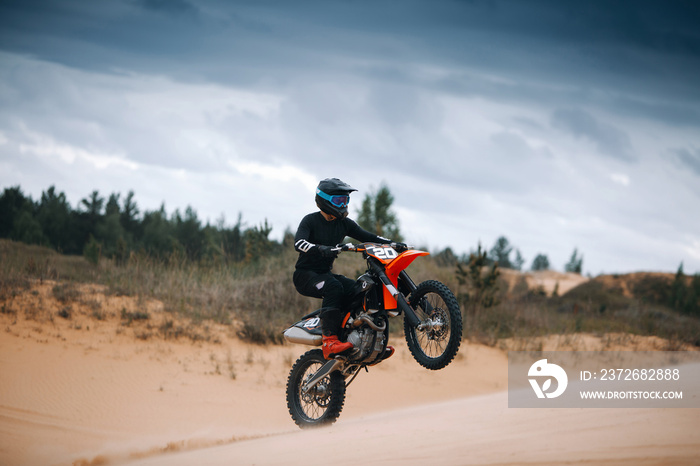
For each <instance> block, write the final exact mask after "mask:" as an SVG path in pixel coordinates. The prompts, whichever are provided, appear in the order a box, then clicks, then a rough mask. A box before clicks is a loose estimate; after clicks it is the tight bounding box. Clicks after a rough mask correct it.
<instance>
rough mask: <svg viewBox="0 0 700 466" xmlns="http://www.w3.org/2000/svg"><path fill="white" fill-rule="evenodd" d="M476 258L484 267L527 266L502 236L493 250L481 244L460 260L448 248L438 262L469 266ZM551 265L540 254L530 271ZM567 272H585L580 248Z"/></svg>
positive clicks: (507, 267) (522, 267) (545, 256)
mask: <svg viewBox="0 0 700 466" xmlns="http://www.w3.org/2000/svg"><path fill="white" fill-rule="evenodd" d="M474 257H478V258H479V263H480V264H481V266H483V267H489V266H493V265H495V264H497V265H498V267H500V268H503V269H512V270H520V271H522V270H523V269H524V266H525V259H524V258H523V256H522V253H521V252H520V249H518V248H516V247H515V246H513V245H512V244H511V243H510V241H509V240H508V238H506V237H505V236H500V237H498V239H496V242H495V243H494V245H493V246H492V247H491V249H489V250H488V251H487V250H482V247H481V244H479V246H478V249H477V250H476V251H470V252H469V254H465V255H463V256H462V257H461V258H458V257H457V256H456V255H455V254H454V252H453V251H452V249H451V248H449V247H448V248H446V249H444V250H443V251H441V252H439V253H438V254H437V260H438V261H439V262H441V263H443V264H444V265H454V264H457V263H462V264H468V263H470V262H471V261H472V260H473V258H474ZM549 269H550V263H549V258H548V257H547V255H546V254H542V253H538V254H537V255H536V256H535V258H534V259H533V261H532V264H531V266H530V270H533V271H538V270H549ZM564 271H565V272H572V273H577V274H579V275H580V274H581V273H582V271H583V255H581V254H579V251H578V248H574V251H573V253H572V254H571V257H570V259H569V261H568V262H567V263H566V264H564Z"/></svg>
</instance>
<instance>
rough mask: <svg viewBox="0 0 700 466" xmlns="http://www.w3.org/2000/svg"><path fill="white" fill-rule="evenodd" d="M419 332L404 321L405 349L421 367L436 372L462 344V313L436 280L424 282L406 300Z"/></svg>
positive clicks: (406, 320)
mask: <svg viewBox="0 0 700 466" xmlns="http://www.w3.org/2000/svg"><path fill="white" fill-rule="evenodd" d="M409 302H410V304H411V307H412V308H413V309H414V311H415V313H416V316H417V317H418V318H419V319H420V321H421V323H422V324H423V325H424V328H423V329H420V330H419V329H418V328H416V327H412V326H411V324H410V323H409V322H408V319H404V321H403V325H404V335H405V337H406V343H407V344H408V349H409V350H410V351H411V354H412V355H413V358H414V359H415V360H416V361H417V362H418V364H420V365H421V366H423V367H425V368H427V369H431V370H438V369H442V368H444V367H445V366H447V365H448V364H449V363H450V362H451V361H452V359H453V358H454V357H455V355H456V354H457V351H458V350H459V345H460V344H461V343H462V313H461V311H460V310H459V304H458V303H457V299H456V298H455V297H454V295H453V294H452V292H451V291H450V289H449V288H448V287H447V286H445V285H444V284H443V283H440V282H439V281H437V280H426V281H424V282H423V283H421V284H420V285H418V287H417V288H416V289H415V290H414V291H413V292H412V293H411V296H410V300H409Z"/></svg>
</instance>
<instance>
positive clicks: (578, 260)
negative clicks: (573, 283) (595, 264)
mask: <svg viewBox="0 0 700 466" xmlns="http://www.w3.org/2000/svg"><path fill="white" fill-rule="evenodd" d="M564 270H565V271H566V272H573V273H577V274H579V275H580V274H581V271H582V270H583V256H581V257H578V249H576V248H575V249H574V252H573V254H571V259H569V262H567V263H566V265H564Z"/></svg>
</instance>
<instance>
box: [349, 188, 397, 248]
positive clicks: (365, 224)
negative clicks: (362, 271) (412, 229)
mask: <svg viewBox="0 0 700 466" xmlns="http://www.w3.org/2000/svg"><path fill="white" fill-rule="evenodd" d="M393 203H394V196H392V194H391V191H389V188H388V187H387V186H386V185H385V184H383V183H382V185H381V186H380V188H379V190H377V191H376V192H371V193H369V194H367V195H366V196H365V198H364V200H363V201H362V207H361V208H360V210H359V211H358V216H357V223H358V224H359V225H360V226H361V227H362V228H364V229H365V230H367V231H370V232H372V233H375V234H377V235H379V236H383V237H385V238H389V239H391V240H393V241H403V236H402V235H401V232H400V231H399V221H398V219H397V218H396V214H395V213H394V211H393V210H392V209H391V206H392V204H393Z"/></svg>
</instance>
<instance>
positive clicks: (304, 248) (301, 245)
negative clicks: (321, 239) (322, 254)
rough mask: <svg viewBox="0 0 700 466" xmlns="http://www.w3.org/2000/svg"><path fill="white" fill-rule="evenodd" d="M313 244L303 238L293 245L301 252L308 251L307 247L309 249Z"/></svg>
mask: <svg viewBox="0 0 700 466" xmlns="http://www.w3.org/2000/svg"><path fill="white" fill-rule="evenodd" d="M314 246H315V245H314V244H312V243H309V242H308V241H306V240H305V239H300V240H299V241H297V242H296V243H294V247H295V248H297V251H301V252H309V249H311V248H312V247H314Z"/></svg>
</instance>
